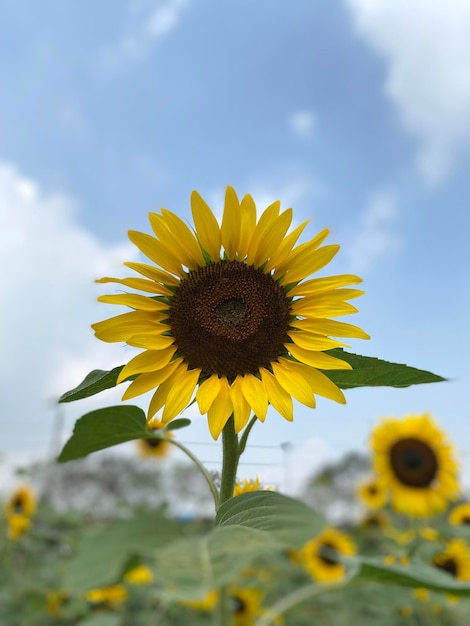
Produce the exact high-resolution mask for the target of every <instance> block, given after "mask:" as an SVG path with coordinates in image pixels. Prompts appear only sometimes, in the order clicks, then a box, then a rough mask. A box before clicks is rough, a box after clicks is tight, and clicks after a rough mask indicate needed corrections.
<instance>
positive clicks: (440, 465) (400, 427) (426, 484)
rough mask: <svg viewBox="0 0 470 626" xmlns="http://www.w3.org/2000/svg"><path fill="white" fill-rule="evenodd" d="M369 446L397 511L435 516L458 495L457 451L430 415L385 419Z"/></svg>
mask: <svg viewBox="0 0 470 626" xmlns="http://www.w3.org/2000/svg"><path fill="white" fill-rule="evenodd" d="M370 444H371V448H372V450H373V453H374V468H375V471H376V472H377V474H378V475H379V476H380V477H381V479H382V480H383V482H384V484H385V485H386V487H387V488H388V490H389V491H390V496H391V502H392V505H393V507H394V508H395V509H396V510H397V511H400V512H402V513H408V514H410V515H417V516H426V515H432V514H433V513H438V512H439V511H442V510H444V509H445V508H446V506H447V504H448V502H449V500H452V499H454V498H455V497H456V496H457V494H458V492H459V483H458V479H457V469H458V466H457V462H456V460H455V458H454V449H453V447H452V445H451V444H450V443H449V442H448V440H447V438H446V435H445V433H444V432H443V431H442V430H441V429H440V428H439V427H438V426H437V424H436V423H435V422H434V420H432V419H431V417H430V416H429V414H427V413H425V414H424V415H408V416H405V418H404V419H402V420H400V419H396V418H384V419H383V420H382V422H381V423H380V424H379V425H378V426H376V427H375V428H374V430H373V431H372V435H371V440H370Z"/></svg>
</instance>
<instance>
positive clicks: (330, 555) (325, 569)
mask: <svg viewBox="0 0 470 626" xmlns="http://www.w3.org/2000/svg"><path fill="white" fill-rule="evenodd" d="M355 553H356V546H355V545H354V543H353V542H352V541H351V539H350V538H349V537H348V536H347V535H345V534H343V533H340V532H339V531H338V530H336V529H335V528H331V527H328V528H326V529H325V530H324V531H323V532H322V533H320V534H319V535H318V536H317V537H315V538H314V539H312V540H311V541H308V542H307V543H306V544H305V545H304V546H303V548H302V550H301V557H302V561H303V565H304V567H305V569H306V570H307V571H308V573H309V574H310V576H311V577H312V578H313V579H315V580H317V581H318V582H321V583H328V582H334V581H339V580H341V579H342V578H344V575H345V573H346V569H345V567H344V565H343V563H342V562H341V559H340V557H341V556H352V555H354V554H355Z"/></svg>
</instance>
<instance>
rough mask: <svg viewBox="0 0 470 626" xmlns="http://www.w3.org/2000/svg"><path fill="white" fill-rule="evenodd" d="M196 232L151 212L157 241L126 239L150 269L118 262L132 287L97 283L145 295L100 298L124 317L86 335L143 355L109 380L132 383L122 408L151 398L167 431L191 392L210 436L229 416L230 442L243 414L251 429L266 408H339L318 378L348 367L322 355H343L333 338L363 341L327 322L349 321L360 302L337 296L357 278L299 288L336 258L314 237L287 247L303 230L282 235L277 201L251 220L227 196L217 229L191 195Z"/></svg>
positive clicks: (284, 217) (284, 411)
mask: <svg viewBox="0 0 470 626" xmlns="http://www.w3.org/2000/svg"><path fill="white" fill-rule="evenodd" d="M191 205H192V213H193V219H194V224H195V231H194V233H193V232H192V231H191V230H190V228H188V226H186V224H185V223H184V222H183V221H182V220H181V219H180V218H179V217H177V216H176V215H175V214H174V213H171V212H170V211H167V210H166V209H162V211H161V214H155V213H151V214H150V215H149V218H150V223H151V225H152V229H153V231H154V236H151V235H147V234H145V233H139V232H135V231H130V232H129V237H130V239H131V240H132V241H133V242H134V243H135V244H136V246H137V247H138V248H139V249H140V250H141V252H142V253H143V254H144V255H146V256H147V257H148V258H149V259H150V260H151V261H152V262H153V263H154V265H147V264H145V263H126V265H127V266H128V267H130V268H131V269H133V270H135V271H137V272H138V273H139V274H141V276H143V277H144V278H142V277H139V278H125V279H117V278H103V279H101V280H100V281H98V282H102V283H110V282H111V283H113V282H114V283H117V284H120V285H124V286H125V287H128V288H131V289H136V290H139V291H144V292H146V293H147V294H148V295H145V296H144V295H140V294H137V293H126V294H113V295H108V296H101V297H100V298H99V300H100V301H102V302H107V303H113V304H119V305H124V306H128V307H130V308H131V309H133V310H132V311H130V312H128V313H124V314H122V315H118V316H117V317H114V318H111V319H108V320H104V321H102V322H98V323H97V324H94V325H93V328H94V330H95V333H96V335H97V337H99V338H100V339H102V340H103V341H118V342H125V343H127V344H128V345H130V346H134V347H136V348H140V349H142V350H144V352H141V353H140V354H138V355H137V356H135V357H134V358H133V359H131V361H129V363H127V365H126V366H125V367H124V368H123V369H122V371H121V373H120V375H119V378H118V382H122V381H124V380H126V379H127V378H128V377H131V376H132V377H136V376H137V378H135V380H134V381H133V382H132V383H131V384H130V386H129V387H128V389H127V391H126V392H125V394H124V396H123V399H128V398H132V397H134V396H137V395H140V394H142V393H145V392H147V391H150V390H152V389H153V390H154V395H153V398H152V400H151V402H150V406H149V411H148V416H149V419H150V418H151V417H152V416H154V415H155V414H156V413H157V412H158V411H159V410H160V409H163V411H162V416H161V420H162V422H163V423H164V424H166V423H167V422H169V421H170V420H172V419H173V418H175V417H176V416H177V415H178V414H179V413H180V412H181V411H182V410H183V409H184V408H185V407H186V406H187V405H188V404H189V403H190V402H191V400H192V398H193V396H194V393H195V392H196V393H195V397H196V401H197V403H198V406H199V410H200V412H201V413H203V414H204V413H207V415H208V422H209V428H210V431H211V433H212V435H213V437H214V438H217V437H218V436H219V434H220V432H221V430H222V428H223V427H224V425H225V423H226V422H227V420H228V419H229V417H230V415H233V417H234V423H235V430H236V432H239V431H240V430H241V429H242V428H243V427H244V426H245V425H246V423H247V422H248V419H249V417H250V413H251V411H253V412H254V413H255V414H256V416H257V417H258V418H259V419H260V420H264V419H265V417H266V413H267V409H268V405H269V404H271V405H272V406H273V407H274V408H275V409H276V410H277V411H278V412H279V413H280V414H281V415H282V416H283V417H285V418H286V419H288V420H292V419H293V403H292V399H293V398H294V399H296V400H298V401H299V402H301V403H303V404H305V405H306V406H309V407H312V408H313V407H314V406H315V394H319V395H322V396H325V397H327V398H330V399H332V400H335V401H337V402H345V399H344V396H343V394H342V392H341V390H340V389H339V388H338V387H337V386H336V385H335V384H334V383H332V382H331V380H330V379H329V378H328V377H327V376H325V374H323V373H322V371H321V370H329V369H349V368H350V365H349V364H348V363H346V362H345V361H343V360H342V359H339V358H335V357H333V356H331V355H329V354H326V352H325V351H326V350H330V349H332V348H336V347H339V346H343V345H344V344H343V343H341V342H339V341H338V340H337V339H336V337H356V338H362V339H367V338H368V335H366V333H364V332H363V331H362V330H361V329H360V328H357V327H356V326H353V325H351V324H345V323H344V322H339V321H335V320H332V319H330V318H332V317H337V316H340V315H346V314H349V313H354V312H356V311H357V309H356V308H355V307H353V306H352V305H351V304H349V303H348V302H347V301H348V300H351V299H352V298H356V297H357V296H360V295H361V294H362V293H363V292H362V291H359V290H357V289H350V288H344V287H346V286H347V285H354V284H357V283H359V282H361V279H360V278H358V277H357V276H354V275H350V274H345V275H340V276H330V277H320V278H312V279H310V280H306V278H307V277H309V276H310V275H311V274H313V273H315V272H317V271H319V270H320V269H322V268H323V267H324V266H325V265H326V264H327V263H328V262H329V261H330V260H331V259H332V258H333V257H334V255H335V254H336V252H337V251H338V249H339V246H337V245H327V246H323V247H322V246H321V244H322V243H323V241H324V240H325V238H326V237H327V235H328V231H327V230H323V231H321V232H320V233H319V234H318V235H317V236H316V237H314V238H313V239H311V240H310V241H306V242H304V243H301V244H299V245H296V243H297V240H298V238H299V236H300V235H301V233H302V231H303V230H304V228H305V226H306V224H307V222H305V223H303V224H301V225H300V226H298V227H297V228H295V229H294V230H293V231H292V232H290V233H288V230H289V226H290V223H291V220H292V210H291V209H287V210H286V211H284V212H280V203H279V202H274V203H273V204H272V205H270V206H269V207H268V208H267V209H266V210H265V211H264V212H263V214H262V215H261V216H260V218H259V219H257V216H256V206H255V203H254V202H253V199H252V198H251V196H249V195H246V196H245V197H244V198H243V199H242V200H241V201H239V200H238V198H237V196H236V194H235V191H234V190H233V189H232V188H231V187H228V188H227V193H226V198H225V208H224V213H223V217H222V223H221V225H220V226H219V224H218V223H217V220H216V219H215V217H214V215H213V213H212V211H211V210H210V208H209V207H208V206H207V204H206V203H205V202H204V200H203V199H202V198H201V196H199V194H198V193H197V192H193V195H192V198H191Z"/></svg>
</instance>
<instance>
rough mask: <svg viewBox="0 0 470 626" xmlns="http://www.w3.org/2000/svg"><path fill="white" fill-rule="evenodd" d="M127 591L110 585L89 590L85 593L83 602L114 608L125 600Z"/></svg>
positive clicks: (118, 586)
mask: <svg viewBox="0 0 470 626" xmlns="http://www.w3.org/2000/svg"><path fill="white" fill-rule="evenodd" d="M127 596H128V594H127V590H126V588H125V587H123V586H122V585H111V586H110V587H100V588H97V589H90V591H87V592H86V593H85V600H87V601H88V602H89V603H90V604H100V605H106V606H116V605H119V604H121V603H122V602H125V601H126V600H127Z"/></svg>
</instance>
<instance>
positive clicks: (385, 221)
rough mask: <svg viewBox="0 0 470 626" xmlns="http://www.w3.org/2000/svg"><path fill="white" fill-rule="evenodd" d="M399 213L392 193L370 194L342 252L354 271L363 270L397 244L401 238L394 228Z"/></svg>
mask: <svg viewBox="0 0 470 626" xmlns="http://www.w3.org/2000/svg"><path fill="white" fill-rule="evenodd" d="M397 215H398V211H397V207H396V204H395V201H394V200H393V198H392V196H391V195H390V194H388V193H385V192H384V193H379V194H376V195H375V196H373V197H372V198H371V200H370V202H369V203H368V204H367V206H366V208H365V209H364V211H363V212H362V213H361V214H360V217H359V223H358V225H357V227H356V229H355V230H353V231H352V232H351V233H350V234H349V235H348V236H347V239H346V240H347V241H348V246H347V248H346V249H345V254H346V255H347V258H348V265H349V266H350V267H351V268H352V270H353V271H354V272H364V271H367V270H369V269H371V268H372V267H374V265H376V264H377V261H378V260H379V259H380V258H381V257H383V256H385V255H387V254H389V253H391V252H393V251H396V250H397V249H398V248H399V247H400V239H399V237H398V235H397V233H396V231H395V230H394V224H395V221H396V218H397Z"/></svg>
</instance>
